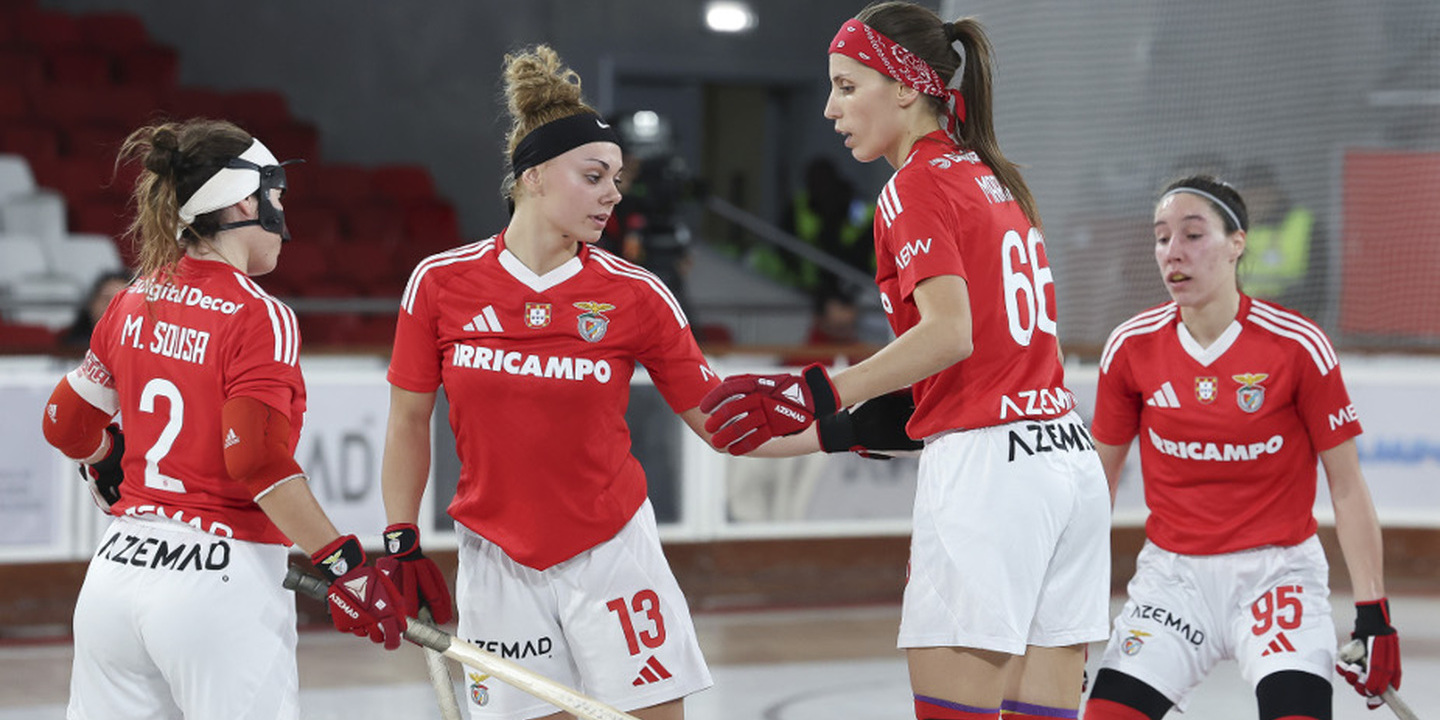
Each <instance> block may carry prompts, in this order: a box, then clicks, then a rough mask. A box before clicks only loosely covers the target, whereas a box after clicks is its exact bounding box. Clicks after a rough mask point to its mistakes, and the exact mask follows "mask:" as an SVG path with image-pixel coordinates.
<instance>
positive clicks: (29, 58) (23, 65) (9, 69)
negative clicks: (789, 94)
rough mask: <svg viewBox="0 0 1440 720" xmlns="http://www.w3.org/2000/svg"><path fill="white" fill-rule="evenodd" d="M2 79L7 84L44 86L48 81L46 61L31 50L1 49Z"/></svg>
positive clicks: (0, 70)
mask: <svg viewBox="0 0 1440 720" xmlns="http://www.w3.org/2000/svg"><path fill="white" fill-rule="evenodd" d="M0 77H3V78H4V79H5V82H7V83H10V84H13V85H20V86H23V87H35V86H37V85H43V84H45V81H46V80H47V78H46V75H45V59H44V58H42V57H41V56H40V54H39V53H38V52H35V51H34V50H31V49H29V48H23V47H4V48H0Z"/></svg>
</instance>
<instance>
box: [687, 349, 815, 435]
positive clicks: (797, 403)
mask: <svg viewBox="0 0 1440 720" xmlns="http://www.w3.org/2000/svg"><path fill="white" fill-rule="evenodd" d="M839 409H840V397H839V396H838V395H837V394H836V392H835V386H834V385H832V384H831V383H830V375H829V373H827V372H825V366H824V365H820V364H812V365H809V366H806V368H805V369H804V370H802V371H801V372H800V374H799V375H790V374H781V375H733V376H731V377H728V378H725V380H724V381H723V382H721V383H720V384H719V385H718V386H716V387H715V389H713V390H711V391H710V392H709V393H707V394H706V395H705V397H704V398H703V399H702V400H701V401H700V411H701V412H703V413H707V414H709V415H710V417H708V418H706V420H705V430H706V431H708V432H710V433H712V436H711V438H710V443H711V444H712V445H714V446H715V447H716V448H718V449H723V450H726V451H728V452H729V453H730V454H731V455H744V454H745V453H748V452H750V451H752V450H754V449H755V448H757V447H760V446H761V445H763V444H765V441H767V440H769V439H770V438H773V437H777V436H780V435H794V434H795V433H798V432H800V431H801V430H804V429H805V428H807V427H810V423H813V422H815V418H816V417H823V416H825V415H831V414H833V413H834V412H835V411H837V410H839Z"/></svg>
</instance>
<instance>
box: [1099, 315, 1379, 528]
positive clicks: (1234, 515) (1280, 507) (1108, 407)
mask: <svg viewBox="0 0 1440 720" xmlns="http://www.w3.org/2000/svg"><path fill="white" fill-rule="evenodd" d="M1092 430H1093V434H1094V436H1095V439H1096V440H1098V441H1100V442H1103V443H1107V444H1110V445H1126V444H1128V443H1129V442H1130V440H1131V439H1132V438H1134V437H1135V436H1136V435H1139V436H1140V467H1141V472H1142V475H1143V476H1144V478H1145V504H1146V505H1148V506H1149V508H1150V517H1149V519H1147V520H1146V521H1145V534H1146V535H1147V536H1148V537H1149V538H1150V540H1152V541H1153V542H1154V543H1155V544H1156V545H1159V546H1160V547H1162V548H1165V549H1166V550H1169V551H1171V552H1176V553H1183V554H1187V555H1213V554H1218V553H1228V552H1235V551H1237V550H1244V549H1247V548H1254V547H1260V546H1264V545H1287V546H1288V545H1295V544H1297V543H1299V542H1301V541H1303V540H1305V539H1306V538H1308V537H1310V536H1311V535H1313V534H1314V533H1315V527H1316V523H1315V516H1314V513H1313V511H1312V508H1313V507H1314V504H1315V486H1316V478H1317V474H1316V453H1317V452H1319V451H1322V450H1328V449H1330V448H1332V447H1335V446H1336V445H1339V444H1340V443H1341V442H1344V441H1345V440H1348V439H1350V438H1352V437H1355V436H1356V435H1359V434H1360V421H1359V420H1358V419H1357V418H1356V415H1355V407H1354V406H1353V405H1351V404H1350V395H1349V393H1348V392H1346V390H1345V381H1344V380H1343V379H1341V377H1340V366H1339V364H1338V361H1337V359H1336V357H1335V351H1334V350H1333V349H1332V348H1331V346H1330V340H1329V338H1327V337H1326V336H1325V332H1324V331H1323V330H1321V329H1320V328H1319V327H1317V326H1316V325H1315V324H1314V323H1312V322H1310V321H1309V320H1307V319H1305V318H1304V317H1302V316H1301V315H1298V314H1296V313H1294V312H1291V311H1289V310H1286V309H1284V308H1281V307H1279V306H1276V305H1273V304H1270V303H1266V302H1262V301H1259V300H1252V299H1250V298H1249V297H1246V296H1241V299H1240V312H1239V313H1238V314H1237V315H1236V319H1235V321H1234V322H1233V323H1231V325H1230V327H1229V328H1228V329H1227V330H1226V331H1225V332H1224V334H1222V335H1221V336H1220V338H1219V339H1218V340H1216V341H1215V343H1213V344H1212V345H1211V346H1210V347H1208V348H1201V347H1200V345H1199V343H1197V342H1196V341H1195V340H1194V339H1193V338H1192V337H1191V336H1190V333H1189V331H1188V330H1186V329H1185V326H1184V325H1183V324H1182V323H1181V322H1180V314H1179V311H1178V309H1177V307H1176V305H1175V303H1173V302H1172V303H1167V304H1165V305H1161V306H1159V307H1156V308H1152V309H1150V310H1147V311H1145V312H1143V313H1140V314H1139V315H1136V316H1135V317H1134V318H1131V319H1130V320H1129V321H1127V322H1125V323H1123V324H1121V325H1120V326H1119V327H1117V328H1116V329H1115V331H1114V332H1113V333H1111V334H1110V339H1109V340H1107V341H1106V343H1105V351H1104V354H1103V355H1102V356H1101V359H1100V382H1099V390H1098V392H1097V396H1096V400H1095V421H1094V427H1093V429H1092Z"/></svg>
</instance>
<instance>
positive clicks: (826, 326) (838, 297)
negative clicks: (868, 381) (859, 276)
mask: <svg viewBox="0 0 1440 720" xmlns="http://www.w3.org/2000/svg"><path fill="white" fill-rule="evenodd" d="M873 351H874V349H873V348H871V347H870V346H869V345H867V344H865V343H863V342H862V341H861V339H860V311H859V308H857V307H856V305H855V296H854V294H853V293H851V292H847V291H846V290H845V289H844V288H843V287H840V286H838V285H837V284H835V283H833V282H825V283H822V285H821V288H820V289H819V290H818V291H816V292H815V293H814V295H813V303H812V305H811V320H810V332H809V333H808V334H807V335H806V336H805V347H803V348H801V349H798V350H796V351H795V352H793V353H790V354H788V355H786V356H785V357H784V358H783V359H782V362H784V363H785V364H786V365H797V366H798V365H809V364H810V363H815V362H818V363H822V364H824V365H830V364H833V363H834V362H835V361H836V360H837V359H840V358H844V361H845V363H846V364H847V365H853V364H855V363H857V362H860V361H861V360H864V359H865V358H866V357H867V356H869V355H870V354H871V353H872V352H873Z"/></svg>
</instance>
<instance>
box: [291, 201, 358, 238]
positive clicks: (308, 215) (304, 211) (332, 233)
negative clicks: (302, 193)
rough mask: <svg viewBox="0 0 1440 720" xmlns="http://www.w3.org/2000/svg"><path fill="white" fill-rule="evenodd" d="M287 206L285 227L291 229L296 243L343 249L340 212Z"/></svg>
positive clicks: (315, 206) (307, 204) (294, 205)
mask: <svg viewBox="0 0 1440 720" xmlns="http://www.w3.org/2000/svg"><path fill="white" fill-rule="evenodd" d="M287 195H288V193H287ZM287 199H288V198H287ZM285 205H286V207H285V225H286V226H287V227H289V228H290V237H292V238H294V242H296V243H305V244H307V245H318V246H320V247H324V248H330V249H334V248H339V247H341V245H342V243H343V241H344V239H345V234H344V230H343V226H342V225H341V224H340V214H339V213H338V212H336V211H335V210H334V209H332V208H330V207H328V206H325V205H312V204H309V203H306V204H303V205H302V204H298V203H294V202H287V203H286V204H285Z"/></svg>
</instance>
